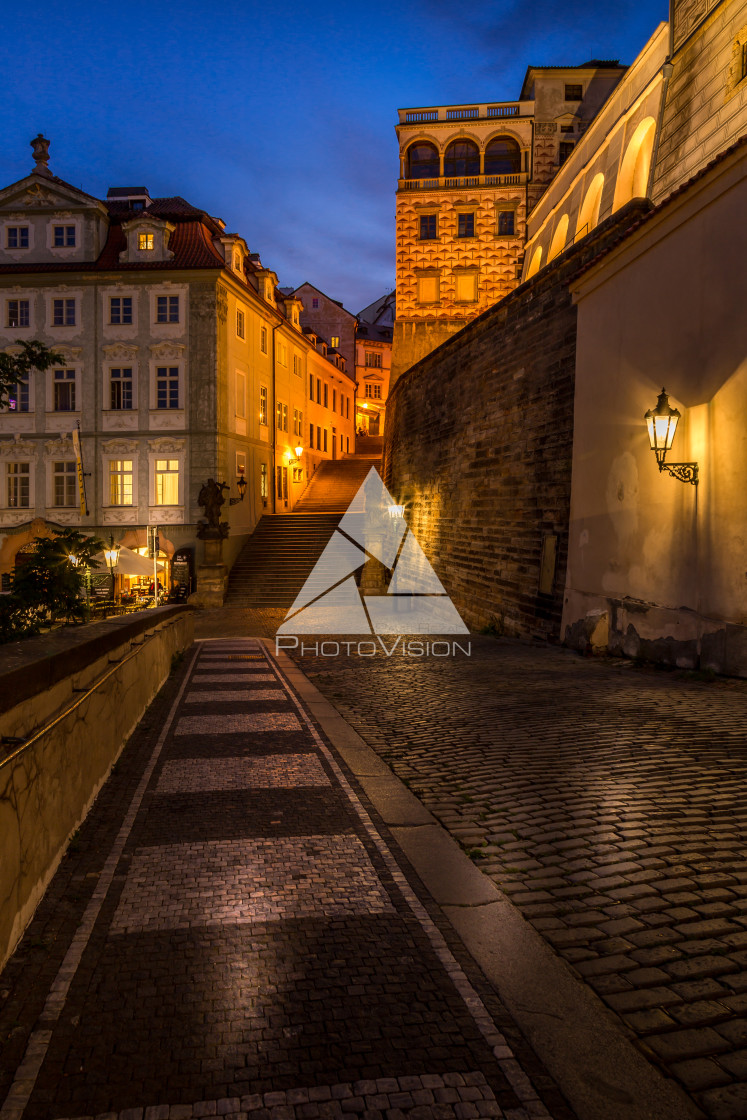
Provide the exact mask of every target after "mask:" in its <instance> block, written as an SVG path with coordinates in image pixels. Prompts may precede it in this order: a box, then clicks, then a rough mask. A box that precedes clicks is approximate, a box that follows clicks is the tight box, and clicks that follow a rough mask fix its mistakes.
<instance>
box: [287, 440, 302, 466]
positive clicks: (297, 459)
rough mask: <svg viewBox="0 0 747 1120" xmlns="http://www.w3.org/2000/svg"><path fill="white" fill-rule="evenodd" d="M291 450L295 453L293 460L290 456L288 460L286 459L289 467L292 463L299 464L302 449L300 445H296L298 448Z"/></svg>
mask: <svg viewBox="0 0 747 1120" xmlns="http://www.w3.org/2000/svg"><path fill="white" fill-rule="evenodd" d="M293 450H294V451H295V453H296V457H295V459H294V458H293V456H292V455H291V456H289V458H288V462H289V463H290V465H291V466H292V465H293V464H294V463H300V462H301V457H302V456H303V447H302V446H301V445H300V444H299V445H298V447H294V448H293Z"/></svg>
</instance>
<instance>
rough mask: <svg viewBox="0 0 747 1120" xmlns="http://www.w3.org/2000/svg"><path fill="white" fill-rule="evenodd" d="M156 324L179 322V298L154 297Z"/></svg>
mask: <svg viewBox="0 0 747 1120" xmlns="http://www.w3.org/2000/svg"><path fill="white" fill-rule="evenodd" d="M156 322H157V323H178V322H179V296H156Z"/></svg>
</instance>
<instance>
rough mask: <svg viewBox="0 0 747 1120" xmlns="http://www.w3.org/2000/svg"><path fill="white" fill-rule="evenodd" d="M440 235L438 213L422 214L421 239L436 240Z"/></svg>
mask: <svg viewBox="0 0 747 1120" xmlns="http://www.w3.org/2000/svg"><path fill="white" fill-rule="evenodd" d="M437 237H438V214H421V215H420V240H421V241H434V240H435V239H436V238H437Z"/></svg>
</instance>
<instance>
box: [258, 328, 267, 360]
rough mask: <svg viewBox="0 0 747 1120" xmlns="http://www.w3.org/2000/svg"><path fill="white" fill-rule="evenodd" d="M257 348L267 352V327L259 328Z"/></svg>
mask: <svg viewBox="0 0 747 1120" xmlns="http://www.w3.org/2000/svg"><path fill="white" fill-rule="evenodd" d="M259 348H260V350H261V351H262V353H263V354H266V353H267V327H260V328H259Z"/></svg>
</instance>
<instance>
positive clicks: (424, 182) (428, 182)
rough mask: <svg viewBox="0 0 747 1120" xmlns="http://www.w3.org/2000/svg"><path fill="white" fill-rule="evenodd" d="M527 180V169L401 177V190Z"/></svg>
mask: <svg viewBox="0 0 747 1120" xmlns="http://www.w3.org/2000/svg"><path fill="white" fill-rule="evenodd" d="M526 181H527V174H526V172H525V171H522V172H517V173H516V174H514V175H467V176H464V177H462V178H457V179H453V178H446V177H443V178H440V179H400V180H399V182H398V188H399V190H401V191H435V190H445V191H455V190H463V189H464V188H465V187H520V186H522V185H523V184H524V183H526Z"/></svg>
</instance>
